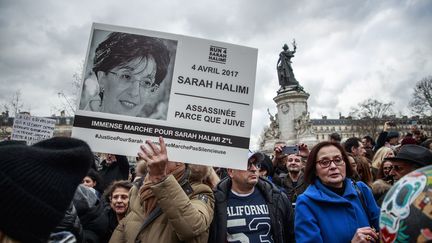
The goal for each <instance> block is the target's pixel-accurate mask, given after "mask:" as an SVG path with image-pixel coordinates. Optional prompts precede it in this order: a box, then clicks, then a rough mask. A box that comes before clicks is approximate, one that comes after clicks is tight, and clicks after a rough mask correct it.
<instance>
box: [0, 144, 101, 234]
mask: <svg viewBox="0 0 432 243" xmlns="http://www.w3.org/2000/svg"><path fill="white" fill-rule="evenodd" d="M0 154H1V158H0V191H1V193H2V196H1V197H0V241H1V240H7V239H8V240H15V241H19V242H46V241H47V240H48V237H49V235H50V233H51V231H52V230H53V229H54V228H55V227H56V225H57V224H59V222H60V221H61V220H62V219H63V217H64V215H65V211H66V209H67V208H68V207H69V205H70V202H71V200H72V198H73V195H74V193H75V190H76V188H77V186H78V185H79V184H80V183H81V181H82V179H83V178H84V176H85V175H86V173H87V171H88V170H89V168H90V164H91V163H93V153H92V151H91V150H90V147H89V146H88V145H87V143H85V142H84V141H81V140H78V139H74V138H65V137H56V138H51V139H48V140H44V141H41V142H39V143H36V144H34V145H32V146H26V145H25V144H22V143H19V142H16V141H5V142H1V143H0Z"/></svg>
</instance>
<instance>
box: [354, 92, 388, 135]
mask: <svg viewBox="0 0 432 243" xmlns="http://www.w3.org/2000/svg"><path fill="white" fill-rule="evenodd" d="M393 104H394V103H393V102H389V103H384V102H381V101H378V100H375V99H367V100H365V101H363V102H360V103H359V104H358V107H357V108H352V112H350V113H349V115H350V116H351V117H353V118H356V119H355V120H353V123H354V124H355V125H356V126H357V127H358V131H359V133H360V134H363V135H371V136H376V134H377V133H378V127H379V126H380V125H382V123H383V120H384V119H385V118H386V117H390V116H394V113H393V109H392V107H393Z"/></svg>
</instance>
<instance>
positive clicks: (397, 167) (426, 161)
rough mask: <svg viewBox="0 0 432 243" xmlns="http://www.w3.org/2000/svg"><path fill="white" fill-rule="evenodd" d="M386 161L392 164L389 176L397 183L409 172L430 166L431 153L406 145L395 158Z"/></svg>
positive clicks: (431, 161) (419, 147) (424, 149)
mask: <svg viewBox="0 0 432 243" xmlns="http://www.w3.org/2000/svg"><path fill="white" fill-rule="evenodd" d="M387 160H390V161H391V162H392V164H393V167H392V170H391V171H390V175H392V176H393V179H394V180H395V181H397V180H399V179H400V178H402V177H403V176H404V175H406V174H408V173H410V172H411V171H414V170H416V169H418V168H421V167H424V166H427V165H430V164H432V152H431V151H430V150H429V149H427V148H424V147H422V146H418V145H414V144H407V145H404V146H402V147H401V149H400V151H399V153H398V154H397V155H396V156H395V157H393V158H387Z"/></svg>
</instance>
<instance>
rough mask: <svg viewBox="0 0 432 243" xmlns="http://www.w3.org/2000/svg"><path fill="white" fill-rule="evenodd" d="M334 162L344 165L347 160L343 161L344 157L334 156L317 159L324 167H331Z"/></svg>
mask: <svg viewBox="0 0 432 243" xmlns="http://www.w3.org/2000/svg"><path fill="white" fill-rule="evenodd" d="M332 162H333V163H334V164H335V165H343V164H344V163H345V161H343V159H342V157H334V158H333V159H322V160H318V161H317V163H318V164H320V166H321V167H322V168H327V167H329V166H330V164H331V163H332Z"/></svg>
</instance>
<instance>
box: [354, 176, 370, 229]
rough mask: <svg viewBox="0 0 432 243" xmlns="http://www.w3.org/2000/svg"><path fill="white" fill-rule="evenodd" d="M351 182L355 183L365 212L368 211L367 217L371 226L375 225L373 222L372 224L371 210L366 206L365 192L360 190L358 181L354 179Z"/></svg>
mask: <svg viewBox="0 0 432 243" xmlns="http://www.w3.org/2000/svg"><path fill="white" fill-rule="evenodd" d="M351 182H352V184H353V186H354V189H355V190H356V192H357V195H358V196H359V199H360V202H361V204H362V206H363V210H364V212H365V213H366V217H367V218H368V222H369V226H370V227H373V224H372V222H371V221H370V217H369V210H368V209H367V207H366V203H365V200H364V197H363V193H362V191H361V190H360V188H359V186H358V185H357V182H354V181H351Z"/></svg>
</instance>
